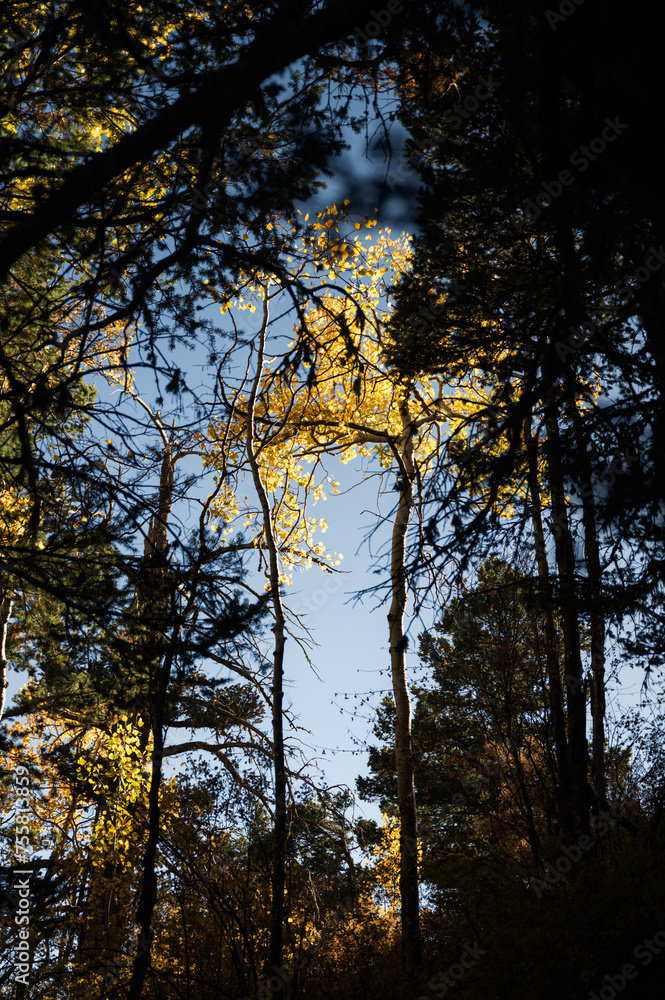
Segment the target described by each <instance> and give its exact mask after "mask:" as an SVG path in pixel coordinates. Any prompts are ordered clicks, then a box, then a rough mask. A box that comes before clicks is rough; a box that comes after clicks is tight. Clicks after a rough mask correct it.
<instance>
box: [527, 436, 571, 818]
mask: <svg viewBox="0 0 665 1000" xmlns="http://www.w3.org/2000/svg"><path fill="white" fill-rule="evenodd" d="M524 440H525V444H526V449H527V462H528V473H527V474H528V483H529V493H530V495H531V523H532V525H533V536H534V543H535V548H536V562H537V565H538V577H539V579H540V582H541V586H542V589H543V591H544V594H545V599H546V601H547V604H546V607H545V610H544V611H543V613H542V622H543V631H544V633H545V664H546V668H547V681H548V689H549V702H550V714H551V718H552V728H553V730H554V751H555V754H556V762H557V770H558V779H559V780H558V785H559V787H558V789H557V798H558V801H559V808H560V814H561V822H562V824H563V827H564V829H565V830H567V831H569V832H570V831H571V830H572V815H571V811H570V803H571V799H572V795H571V787H570V771H569V767H568V740H567V737H566V712H565V708H564V702H563V687H562V684H561V669H560V664H559V657H558V655H557V651H556V630H555V628H554V615H553V613H552V605H551V603H550V600H551V593H552V588H551V581H550V568H549V563H548V561H547V549H546V547H545V531H544V529H543V508H542V502H541V498H540V477H539V475H538V442H537V441H536V439H535V438H534V437H533V434H532V431H531V417H527V419H526V421H525V424H524Z"/></svg>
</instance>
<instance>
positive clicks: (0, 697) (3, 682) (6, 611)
mask: <svg viewBox="0 0 665 1000" xmlns="http://www.w3.org/2000/svg"><path fill="white" fill-rule="evenodd" d="M13 608H14V601H13V599H12V597H10V596H9V595H8V594H7V595H5V596H4V597H3V598H2V602H1V603H0V719H2V716H3V715H4V712H5V699H6V697H7V688H8V686H9V681H8V679H7V669H8V666H9V664H8V661H7V634H8V632H9V619H10V618H11V616H12V610H13Z"/></svg>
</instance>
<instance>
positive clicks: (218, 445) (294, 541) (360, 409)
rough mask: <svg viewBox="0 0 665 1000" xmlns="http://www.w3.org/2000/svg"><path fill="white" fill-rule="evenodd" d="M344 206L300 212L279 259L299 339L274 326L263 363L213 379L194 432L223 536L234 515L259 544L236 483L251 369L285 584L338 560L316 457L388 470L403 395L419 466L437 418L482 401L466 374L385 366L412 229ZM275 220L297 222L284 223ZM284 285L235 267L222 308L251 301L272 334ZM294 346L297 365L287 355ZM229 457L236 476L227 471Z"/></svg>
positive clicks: (455, 421)
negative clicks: (449, 379) (211, 395)
mask: <svg viewBox="0 0 665 1000" xmlns="http://www.w3.org/2000/svg"><path fill="white" fill-rule="evenodd" d="M347 204H348V203H346V202H345V203H344V204H343V205H341V206H337V205H336V204H334V205H332V206H331V207H330V208H328V209H326V210H325V211H323V212H320V213H319V214H318V215H317V217H316V221H315V222H311V223H310V222H309V219H308V216H305V219H304V220H303V221H304V222H305V223H306V224H307V225H306V228H305V231H304V234H303V235H302V236H301V238H300V240H299V241H298V242H297V244H296V245H295V246H294V248H293V251H292V253H291V255H290V256H289V257H288V263H289V265H290V266H289V272H290V275H291V278H292V279H293V280H294V281H295V280H297V281H299V282H300V283H301V287H302V286H305V287H307V288H308V289H309V291H310V297H309V300H308V302H307V305H306V308H305V309H304V310H303V311H302V313H301V323H300V324H299V325H298V326H296V327H294V332H295V333H296V334H298V338H297V340H294V341H290V342H288V343H287V345H286V349H284V348H283V347H282V348H281V350H280V349H279V347H278V345H279V339H278V333H276V334H275V336H274V337H273V340H272V344H273V345H274V346H273V351H274V353H273V354H272V356H270V357H269V358H267V359H266V360H265V363H264V366H263V370H262V371H261V372H256V371H253V370H252V368H251V360H252V359H251V358H250V360H249V362H248V363H247V368H246V370H245V374H244V376H243V378H242V379H241V380H240V384H239V385H238V386H237V387H236V389H235V390H232V389H231V387H230V386H229V385H223V386H222V390H221V391H222V396H223V399H224V401H225V404H226V405H225V407H224V408H222V407H220V408H219V410H218V412H217V413H216V414H215V416H214V417H213V419H212V420H211V421H210V424H209V426H208V429H207V434H206V435H205V436H203V435H202V436H201V439H200V440H201V442H202V445H203V447H204V451H205V459H204V460H205V462H206V464H207V465H209V466H211V467H212V468H213V469H214V470H215V473H216V476H217V483H218V492H217V494H216V495H215V497H214V499H213V502H212V505H211V513H212V515H213V516H214V517H215V518H217V519H219V520H220V521H221V522H223V524H224V534H225V535H229V534H231V533H232V532H233V531H234V530H236V528H237V527H240V525H242V527H243V528H244V529H250V531H251V537H252V540H253V542H254V544H255V545H256V546H257V547H262V546H263V544H264V533H263V526H262V523H261V518H260V516H259V509H258V505H257V504H256V502H255V501H254V500H253V498H251V497H250V496H248V495H245V493H244V489H243V488H242V484H244V483H245V481H246V477H243V476H242V471H243V470H245V469H246V468H247V464H246V457H245V456H244V441H245V436H246V421H247V412H248V397H249V392H250V385H251V383H252V379H258V386H257V389H258V391H257V395H256V405H255V410H254V427H253V435H254V437H255V438H256V442H257V455H258V462H259V466H260V471H261V479H262V482H263V484H264V486H265V488H266V490H267V492H268V494H269V496H270V497H271V500H272V518H273V531H274V534H275V537H276V539H277V541H278V544H279V548H280V557H281V574H282V577H281V578H282V582H287V583H290V582H291V578H292V573H293V570H294V569H295V568H300V569H304V568H308V567H309V566H311V564H312V562H317V563H318V564H320V565H322V566H323V567H324V568H325V566H326V565H327V566H330V567H332V566H336V565H338V564H339V556H338V555H336V554H335V553H332V552H329V551H327V549H326V547H325V546H324V545H323V543H322V541H321V540H320V535H321V534H322V533H323V532H325V530H326V527H327V524H326V521H325V519H324V518H321V517H316V516H315V515H314V514H313V512H312V508H313V507H315V506H316V504H317V503H318V502H319V501H321V500H323V499H325V498H326V497H327V494H328V492H331V493H333V494H335V493H337V492H338V491H339V486H338V484H337V483H336V482H335V481H334V480H333V479H332V477H331V476H330V475H328V472H327V470H326V469H325V468H324V467H323V460H324V458H325V457H326V456H336V457H338V458H339V459H340V461H342V462H343V463H348V462H351V461H352V460H354V459H355V458H358V457H362V458H367V459H374V460H376V461H377V462H378V465H379V467H380V468H383V469H386V470H387V469H389V468H394V467H395V464H396V454H397V444H398V442H399V440H400V436H401V435H402V434H403V433H404V426H403V414H402V404H403V403H404V402H408V406H409V412H410V416H411V420H412V423H413V427H414V430H415V439H414V460H415V462H416V464H417V468H418V471H419V475H421V476H424V475H426V474H427V473H428V471H429V470H430V469H431V466H432V463H433V461H434V459H435V457H436V455H437V454H438V453H439V451H440V448H441V443H442V428H443V427H444V425H447V428H448V433H450V432H451V431H452V430H454V429H455V427H457V426H459V425H460V423H461V422H462V421H464V420H465V418H467V417H468V416H469V415H470V414H471V413H473V412H474V409H477V407H478V405H479V400H478V393H477V392H476V391H475V389H474V383H473V378H472V377H470V379H469V381H468V384H466V385H463V386H458V387H456V388H455V390H454V391H452V390H449V388H448V387H446V385H445V384H444V382H443V380H441V379H437V378H434V377H431V376H428V375H426V374H422V375H421V376H420V377H419V378H417V379H409V380H407V379H404V378H401V377H400V376H399V374H398V373H397V372H395V371H394V370H392V369H391V368H390V365H389V362H388V355H389V348H390V346H391V340H390V337H389V334H388V333H387V321H388V319H389V318H390V315H391V309H392V304H391V285H393V284H394V283H395V282H396V281H397V280H398V278H399V277H400V276H401V275H402V274H404V273H405V272H406V271H407V270H408V269H409V267H410V264H411V258H412V248H411V239H410V237H409V236H407V235H406V234H404V233H403V234H402V235H401V236H399V237H396V238H395V237H392V235H391V233H390V230H380V231H378V232H376V233H373V234H372V232H371V231H372V229H374V227H375V226H376V221H375V220H373V219H369V220H365V221H364V222H363V223H359V222H355V223H353V224H351V223H350V220H349V217H348V209H347ZM284 225H285V227H287V228H288V227H291V228H292V229H293V231H295V226H294V225H293V223H292V222H289V223H285V224H284ZM322 272H323V273H322ZM288 294H289V287H288V284H286V285H285V284H280V283H278V282H277V279H276V278H275V277H274V276H272V275H266V274H261V273H254V274H252V275H249V274H247V275H242V276H241V292H239V293H238V294H237V296H236V298H235V299H233V300H228V301H226V302H224V303H223V304H222V306H221V310H222V312H223V313H227V312H230V313H231V314H232V311H233V310H234V309H237V310H240V311H244V310H246V309H250V310H252V311H255V310H257V309H260V312H261V323H262V326H263V329H264V333H265V332H268V330H269V332H270V333H272V326H271V319H270V313H271V310H272V311H274V312H275V313H276V314H277V315H279V314H280V313H281V312H282V311H283V310H285V308H286V301H287V300H286V299H285V296H288ZM282 302H284V304H282ZM275 303H277V304H276V305H275ZM275 325H277V324H275ZM270 343H271V342H270V341H269V344H270ZM298 350H300V351H301V358H300V362H301V363H300V366H299V368H298V367H296V366H295V365H294V364H292V363H290V358H289V354H290V353H293V352H296V351H298ZM471 375H472V373H471ZM229 455H232V456H233V465H234V467H235V470H236V477H235V480H234V477H233V476H231V475H230V474H229V471H228V470H229V468H230V467H231V463H230V462H229ZM220 476H221V477H223V481H222V479H221V478H220ZM243 497H244V499H243Z"/></svg>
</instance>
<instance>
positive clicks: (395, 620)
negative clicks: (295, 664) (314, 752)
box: [388, 400, 421, 979]
mask: <svg viewBox="0 0 665 1000" xmlns="http://www.w3.org/2000/svg"><path fill="white" fill-rule="evenodd" d="M400 415H401V418H402V434H401V437H400V439H399V442H398V443H397V444H396V445H394V450H395V453H396V457H397V460H398V464H399V469H400V488H399V503H398V506H397V514H396V516H395V521H394V524H393V533H392V548H391V559H390V579H391V587H392V600H391V604H390V612H389V614H388V625H389V635H390V666H391V671H392V682H393V696H394V699H395V764H396V768H397V799H398V803H399V816H400V842H399V847H400V875H399V887H400V898H401V922H402V952H403V960H404V971H405V973H406V976H407V978H411V979H412V978H413V977H416V976H417V975H418V973H419V971H420V965H421V941H420V907H419V901H418V814H417V809H416V793H415V783H414V769H413V747H412V739H411V699H410V697H409V686H408V680H407V674H406V644H407V639H406V635H405V634H404V613H405V610H406V601H407V587H406V566H405V552H406V533H407V529H408V525H409V519H410V517H411V513H412V511H413V505H414V501H413V483H414V479H415V475H416V470H415V466H414V462H413V432H414V428H413V424H412V421H411V417H410V414H409V405H408V402H407V401H406V400H404V401H403V402H402V403H401V404H400Z"/></svg>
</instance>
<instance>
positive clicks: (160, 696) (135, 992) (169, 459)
mask: <svg viewBox="0 0 665 1000" xmlns="http://www.w3.org/2000/svg"><path fill="white" fill-rule="evenodd" d="M158 426H159V428H160V431H161V432H162V435H163V438H164V437H165V435H164V432H163V428H162V427H161V423H160V424H158ZM175 464H176V457H175V447H174V442H173V441H172V440H171V441H166V440H165V443H164V455H163V459H162V467H161V472H160V481H159V501H158V509H157V516H156V517H155V518H154V519H152V520H151V522H150V529H149V532H148V537H147V539H146V544H145V560H144V569H143V578H142V580H141V581H140V586H139V588H138V589H139V594H138V595H137V596H138V601H137V612H138V615H139V616H141V618H142V620H143V621H145V622H147V624H148V628H149V636H148V639H147V643H148V647H149V649H148V655H149V656H150V657H151V659H152V662H153V669H152V670H151V675H152V676H151V690H150V692H149V698H148V710H149V715H150V728H151V730H152V736H153V750H152V771H151V776H150V790H149V792H148V838H147V841H146V846H145V851H144V854H143V875H142V882H141V896H140V899H139V905H138V908H137V911H136V923H137V924H138V925H139V928H140V937H139V940H138V944H137V949H136V957H135V959H134V966H133V969H132V975H131V978H130V981H129V988H128V992H127V1000H139V998H140V996H141V992H142V990H143V985H144V982H145V979H146V976H147V973H148V969H149V967H150V955H151V951H152V940H153V936H154V935H153V930H152V917H153V913H154V909H155V904H156V902H157V872H156V865H157V845H158V842H159V830H160V819H161V817H160V806H159V795H160V791H161V784H162V763H163V756H164V722H165V718H164V707H165V700H166V694H167V691H168V686H169V682H170V679H171V667H172V663H173V649H172V648H171V649H170V650H167V649H166V645H167V640H166V635H165V632H166V628H167V625H168V621H169V605H170V602H171V595H170V584H169V579H168V558H167V553H168V535H167V526H168V519H169V515H170V513H171V507H172V505H173V484H174V478H175ZM177 627H178V626H177V625H176V628H177Z"/></svg>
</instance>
